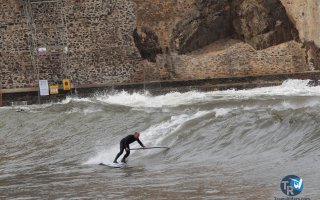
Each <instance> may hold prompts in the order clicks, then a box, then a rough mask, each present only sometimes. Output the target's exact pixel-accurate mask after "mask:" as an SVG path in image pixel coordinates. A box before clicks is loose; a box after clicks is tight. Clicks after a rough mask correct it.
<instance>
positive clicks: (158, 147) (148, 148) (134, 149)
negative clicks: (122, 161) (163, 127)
mask: <svg viewBox="0 0 320 200" xmlns="http://www.w3.org/2000/svg"><path fill="white" fill-rule="evenodd" d="M144 149H170V147H146V148H132V149H130V150H144Z"/></svg>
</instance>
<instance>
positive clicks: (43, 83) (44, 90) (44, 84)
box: [39, 80, 49, 96]
mask: <svg viewBox="0 0 320 200" xmlns="http://www.w3.org/2000/svg"><path fill="white" fill-rule="evenodd" d="M39 88H40V96H48V95H49V85H48V80H39Z"/></svg>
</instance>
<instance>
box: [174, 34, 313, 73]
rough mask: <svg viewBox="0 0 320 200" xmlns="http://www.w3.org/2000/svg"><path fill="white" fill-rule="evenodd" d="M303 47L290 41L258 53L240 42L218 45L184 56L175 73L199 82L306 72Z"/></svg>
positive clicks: (233, 41)
mask: <svg viewBox="0 0 320 200" xmlns="http://www.w3.org/2000/svg"><path fill="white" fill-rule="evenodd" d="M301 46H302V45H301V44H299V43H297V42H295V41H291V42H287V43H283V44H280V45H277V46H274V47H270V48H267V49H264V50H258V51H257V50H255V49H254V48H253V47H252V46H250V45H249V44H247V43H244V42H242V41H239V40H224V41H218V42H215V43H214V44H212V45H210V46H208V47H207V48H206V49H204V50H200V51H199V52H197V53H194V54H187V55H183V56H181V58H180V62H179V63H180V64H178V65H176V66H175V72H176V74H177V75H178V77H179V79H199V78H214V77H228V76H248V75H249V76H250V75H259V74H277V73H294V72H301V71H307V70H308V66H307V65H306V64H305V52H304V51H303V50H302V48H301ZM213 49H214V50H215V51H212V50H213Z"/></svg>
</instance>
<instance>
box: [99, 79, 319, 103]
mask: <svg viewBox="0 0 320 200" xmlns="http://www.w3.org/2000/svg"><path fill="white" fill-rule="evenodd" d="M308 82H309V80H287V81H284V82H283V84H282V85H280V86H273V87H262V88H255V89H250V90H225V91H212V92H198V91H190V92H185V93H179V92H171V93H167V94H164V95H158V96H152V95H150V94H149V93H132V94H130V93H128V92H125V91H122V92H119V93H116V94H104V95H100V96H96V97H95V98H96V99H97V100H98V101H101V102H104V103H107V104H113V105H123V106H128V107H134V108H143V107H147V108H148V107H149V108H150V107H153V108H160V107H176V106H180V105H190V104H195V103H204V102H211V101H215V100H234V99H236V100H241V99H250V98H256V97H274V96H320V86H317V87H309V86H307V83H308Z"/></svg>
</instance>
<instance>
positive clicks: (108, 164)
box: [99, 163, 128, 168]
mask: <svg viewBox="0 0 320 200" xmlns="http://www.w3.org/2000/svg"><path fill="white" fill-rule="evenodd" d="M99 165H103V166H108V167H112V168H126V167H128V165H127V164H126V163H100V164H99Z"/></svg>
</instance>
